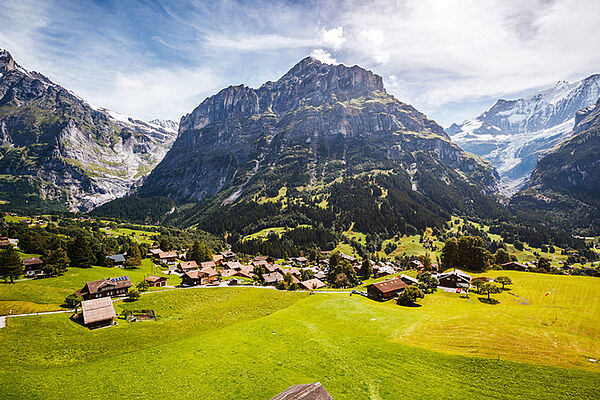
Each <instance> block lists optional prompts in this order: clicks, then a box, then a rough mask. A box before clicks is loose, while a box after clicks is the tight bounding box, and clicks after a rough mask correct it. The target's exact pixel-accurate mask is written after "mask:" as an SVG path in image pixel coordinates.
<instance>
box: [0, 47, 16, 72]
mask: <svg viewBox="0 0 600 400" xmlns="http://www.w3.org/2000/svg"><path fill="white" fill-rule="evenodd" d="M17 67H18V64H17V63H15V60H14V59H13V58H12V56H11V55H10V53H9V52H8V50H5V49H0V73H3V74H5V73H7V72H9V71H12V70H13V69H16V68H17Z"/></svg>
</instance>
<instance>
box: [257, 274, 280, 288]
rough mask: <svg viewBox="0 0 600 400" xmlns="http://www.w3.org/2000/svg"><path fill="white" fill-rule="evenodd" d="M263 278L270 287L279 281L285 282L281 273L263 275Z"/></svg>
mask: <svg viewBox="0 0 600 400" xmlns="http://www.w3.org/2000/svg"><path fill="white" fill-rule="evenodd" d="M262 278H263V280H264V281H265V283H266V284H267V285H269V286H272V285H275V284H277V282H279V281H283V275H281V274H280V273H279V272H271V273H270V274H263V275H262Z"/></svg>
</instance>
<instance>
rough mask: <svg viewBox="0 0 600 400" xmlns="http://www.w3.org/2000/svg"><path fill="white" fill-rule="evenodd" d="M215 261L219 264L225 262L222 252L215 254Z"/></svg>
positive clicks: (213, 257)
mask: <svg viewBox="0 0 600 400" xmlns="http://www.w3.org/2000/svg"><path fill="white" fill-rule="evenodd" d="M212 259H213V262H214V263H215V264H217V265H220V264H222V263H223V256H222V255H220V254H215V255H213V256H212Z"/></svg>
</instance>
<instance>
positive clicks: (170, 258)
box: [158, 251, 177, 263]
mask: <svg viewBox="0 0 600 400" xmlns="http://www.w3.org/2000/svg"><path fill="white" fill-rule="evenodd" d="M158 259H159V260H160V261H162V262H165V263H170V262H176V261H177V252H176V251H161V252H160V253H158Z"/></svg>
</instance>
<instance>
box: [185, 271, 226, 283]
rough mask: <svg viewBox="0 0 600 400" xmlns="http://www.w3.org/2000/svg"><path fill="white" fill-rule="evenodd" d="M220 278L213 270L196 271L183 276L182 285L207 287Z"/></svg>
mask: <svg viewBox="0 0 600 400" xmlns="http://www.w3.org/2000/svg"><path fill="white" fill-rule="evenodd" d="M218 278H219V274H218V273H217V271H215V270H214V269H212V268H204V269H195V270H193V271H189V272H186V273H185V274H183V276H182V277H181V284H182V285H185V286H197V285H207V284H209V283H212V282H214V281H215V280H217V279H218Z"/></svg>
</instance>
